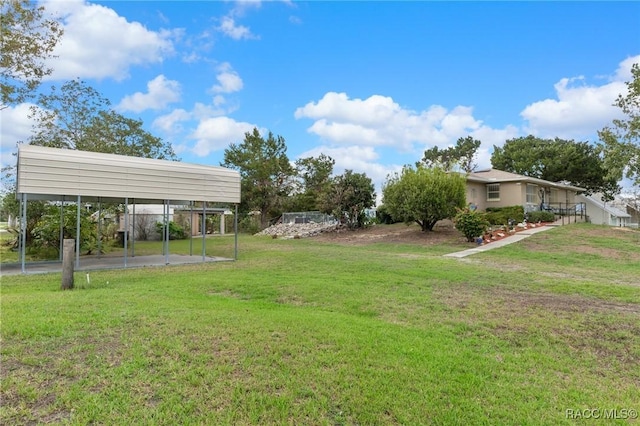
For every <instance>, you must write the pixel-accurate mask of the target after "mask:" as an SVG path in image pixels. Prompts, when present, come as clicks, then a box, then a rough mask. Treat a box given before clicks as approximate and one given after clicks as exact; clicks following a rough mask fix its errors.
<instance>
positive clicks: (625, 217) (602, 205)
mask: <svg viewBox="0 0 640 426" xmlns="http://www.w3.org/2000/svg"><path fill="white" fill-rule="evenodd" d="M576 198H577V199H578V200H579V201H581V202H583V203H585V205H586V208H587V217H588V218H589V221H590V222H591V223H595V224H597V225H609V226H627V225H628V223H629V221H630V220H631V215H630V214H628V213H627V212H625V211H623V210H620V209H619V208H617V207H616V206H615V205H614V204H613V203H607V202H604V201H602V195H601V194H593V195H578V196H576Z"/></svg>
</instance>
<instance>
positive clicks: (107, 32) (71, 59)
mask: <svg viewBox="0 0 640 426" xmlns="http://www.w3.org/2000/svg"><path fill="white" fill-rule="evenodd" d="M44 4H45V5H46V8H47V11H48V12H49V13H51V14H53V15H55V16H59V17H60V18H61V21H62V23H63V28H64V34H63V36H62V38H61V39H60V42H59V43H58V45H57V46H56V48H55V50H54V52H53V54H54V55H56V56H57V58H55V59H52V60H51V64H50V65H51V66H52V68H53V69H54V71H53V74H52V75H51V76H48V77H46V79H48V80H64V79H72V78H76V77H80V78H96V79H102V78H113V79H116V80H122V79H124V78H126V77H128V75H129V68H130V67H131V66H134V65H141V64H149V63H158V62H162V60H163V59H164V57H165V56H167V55H171V54H173V44H172V41H171V40H172V37H173V35H174V33H172V32H170V31H159V32H155V31H150V30H148V29H147V28H145V27H144V26H143V25H142V24H140V23H139V22H129V21H127V20H126V19H125V18H123V17H121V16H118V14H117V13H116V12H115V11H114V10H113V9H110V8H108V7H105V6H102V5H97V4H90V3H86V2H84V1H80V0H69V1H64V2H58V1H53V0H49V1H47V2H45V3H44Z"/></svg>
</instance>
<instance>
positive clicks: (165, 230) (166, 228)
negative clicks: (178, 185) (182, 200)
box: [164, 200, 169, 265]
mask: <svg viewBox="0 0 640 426" xmlns="http://www.w3.org/2000/svg"><path fill="white" fill-rule="evenodd" d="M164 203H165V209H166V213H165V223H166V226H165V228H164V233H165V236H166V238H165V240H164V244H165V249H164V263H165V265H168V264H169V200H164Z"/></svg>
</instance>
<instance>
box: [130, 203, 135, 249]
mask: <svg viewBox="0 0 640 426" xmlns="http://www.w3.org/2000/svg"><path fill="white" fill-rule="evenodd" d="M132 221H133V224H132V225H131V229H133V238H131V257H136V199H135V198H134V199H133V219H132Z"/></svg>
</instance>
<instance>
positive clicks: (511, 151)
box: [491, 135, 619, 192]
mask: <svg viewBox="0 0 640 426" xmlns="http://www.w3.org/2000/svg"><path fill="white" fill-rule="evenodd" d="M491 165H492V166H493V167H495V168H496V169H500V170H504V171H506V172H511V173H518V174H521V175H524V176H530V177H533V178H537V179H543V180H547V181H550V182H560V181H568V182H570V183H571V184H573V185H576V186H580V187H583V188H586V189H587V192H617V191H618V190H619V189H618V186H617V184H616V182H615V181H614V180H612V179H610V178H608V177H607V171H606V168H605V164H604V161H603V159H602V157H601V152H600V149H599V148H598V147H597V146H594V145H591V144H589V143H588V142H575V141H573V140H564V139H559V138H555V139H541V138H538V137H535V136H532V135H529V136H527V137H520V138H515V139H510V140H508V141H506V142H505V144H504V146H503V147H498V146H495V145H494V147H493V154H492V155H491Z"/></svg>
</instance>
